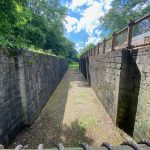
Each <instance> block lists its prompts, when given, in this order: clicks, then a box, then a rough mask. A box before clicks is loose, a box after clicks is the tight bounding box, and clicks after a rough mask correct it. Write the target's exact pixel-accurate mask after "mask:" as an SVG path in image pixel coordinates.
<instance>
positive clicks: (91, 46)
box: [80, 43, 95, 54]
mask: <svg viewBox="0 0 150 150" xmlns="http://www.w3.org/2000/svg"><path fill="white" fill-rule="evenodd" d="M94 46H95V45H94V44H93V43H90V44H88V45H87V46H86V47H85V48H84V49H82V50H81V51H80V54H83V53H84V52H86V51H88V50H90V49H92V48H93V47H94Z"/></svg>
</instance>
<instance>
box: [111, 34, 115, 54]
mask: <svg viewBox="0 0 150 150" xmlns="http://www.w3.org/2000/svg"><path fill="white" fill-rule="evenodd" d="M115 38H116V33H115V32H113V34H112V44H111V51H114V46H115Z"/></svg>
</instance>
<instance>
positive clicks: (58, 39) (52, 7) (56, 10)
mask: <svg viewBox="0 0 150 150" xmlns="http://www.w3.org/2000/svg"><path fill="white" fill-rule="evenodd" d="M66 15H67V8H66V7H64V6H62V5H61V3H60V0H40V1H39V0H7V1H6V0H1V1H0V16H1V17H0V46H3V47H10V48H21V47H23V48H29V47H30V46H34V47H35V49H36V48H41V49H43V50H44V51H51V52H52V53H54V54H56V55H60V56H63V57H67V58H69V59H77V54H78V53H77V51H76V49H75V45H74V43H73V42H72V41H70V40H69V39H67V38H66V37H65V36H64V24H63V22H64V21H65V17H66Z"/></svg>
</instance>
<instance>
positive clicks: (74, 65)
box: [69, 62, 79, 69]
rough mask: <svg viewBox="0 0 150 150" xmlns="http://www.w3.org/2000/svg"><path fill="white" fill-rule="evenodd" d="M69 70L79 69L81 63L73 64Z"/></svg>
mask: <svg viewBox="0 0 150 150" xmlns="http://www.w3.org/2000/svg"><path fill="white" fill-rule="evenodd" d="M69 69H79V63H78V62H72V63H70V64H69Z"/></svg>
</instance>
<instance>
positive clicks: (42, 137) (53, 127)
mask: <svg viewBox="0 0 150 150" xmlns="http://www.w3.org/2000/svg"><path fill="white" fill-rule="evenodd" d="M70 72H71V74H75V73H76V71H74V70H71V71H68V72H67V74H68V73H70ZM67 74H66V75H65V76H64V79H63V80H62V81H61V83H60V84H59V85H58V87H57V88H56V90H55V92H54V93H53V94H52V96H51V97H50V99H49V100H48V102H47V103H46V105H45V106H44V108H43V110H42V112H41V113H40V115H39V117H38V118H37V120H36V121H35V122H34V124H33V125H32V126H30V127H26V128H25V129H24V130H22V131H21V132H20V133H19V134H18V135H17V137H16V138H15V139H14V141H13V142H12V144H11V145H10V146H9V148H14V147H15V146H16V145H17V144H22V145H26V144H29V148H36V147H37V145H38V144H39V143H43V144H44V148H49V147H54V145H55V144H58V143H60V142H62V143H63V144H64V145H65V146H79V145H80V144H81V143H83V142H87V143H89V144H91V143H92V141H93V140H92V139H90V138H88V137H87V136H86V129H85V128H84V127H82V126H81V125H80V124H79V121H78V120H75V121H74V122H72V123H71V125H70V126H68V125H66V124H63V119H64V116H65V110H66V103H67V99H68V91H69V89H70V88H71V85H70V82H78V81H81V78H77V77H76V75H74V76H70V75H67ZM81 86H86V84H84V83H83V84H82V85H81Z"/></svg>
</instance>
